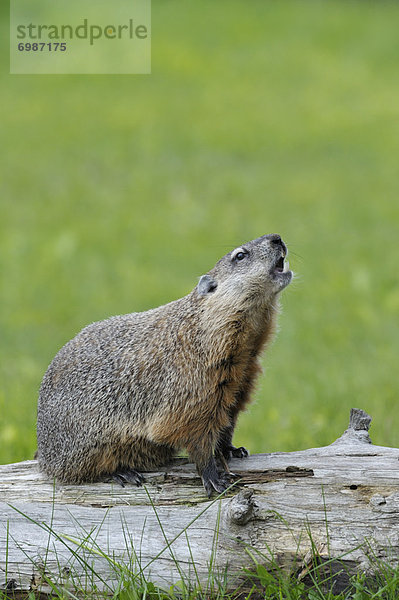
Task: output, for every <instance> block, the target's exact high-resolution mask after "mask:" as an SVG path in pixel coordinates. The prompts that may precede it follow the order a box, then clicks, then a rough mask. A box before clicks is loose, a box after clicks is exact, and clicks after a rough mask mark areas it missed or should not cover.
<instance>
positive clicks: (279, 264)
mask: <svg viewBox="0 0 399 600" xmlns="http://www.w3.org/2000/svg"><path fill="white" fill-rule="evenodd" d="M284 267H285V264H284V256H280V258H279V259H278V260H277V262H276V264H275V265H274V270H275V271H276V272H277V273H284Z"/></svg>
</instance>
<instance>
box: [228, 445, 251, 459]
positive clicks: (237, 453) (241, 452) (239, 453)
mask: <svg viewBox="0 0 399 600" xmlns="http://www.w3.org/2000/svg"><path fill="white" fill-rule="evenodd" d="M230 452H231V456H233V457H234V458H247V456H249V452H248V450H247V449H246V448H244V446H240V447H239V448H236V447H235V446H232V447H231V449H230Z"/></svg>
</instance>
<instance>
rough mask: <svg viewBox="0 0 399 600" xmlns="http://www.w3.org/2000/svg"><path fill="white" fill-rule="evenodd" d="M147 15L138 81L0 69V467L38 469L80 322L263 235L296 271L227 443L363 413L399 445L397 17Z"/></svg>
mask: <svg viewBox="0 0 399 600" xmlns="http://www.w3.org/2000/svg"><path fill="white" fill-rule="evenodd" d="M2 11H3V12H4V8H3V9H2ZM152 13H153V15H152V16H153V53H152V54H153V72H152V75H151V76H108V77H107V76H87V77H85V76H10V75H8V74H6V69H7V68H8V67H7V65H5V64H4V65H3V66H4V69H3V73H2V75H1V85H0V90H1V91H0V99H1V107H2V115H3V123H2V131H3V142H2V148H3V154H2V161H1V166H0V198H1V200H0V202H1V219H0V273H1V279H2V280H1V287H0V289H1V313H0V319H1V322H0V331H1V335H0V363H1V367H0V369H1V371H0V385H1V388H0V462H11V461H17V460H22V459H25V458H30V457H32V456H33V453H34V450H35V413H36V399H37V391H38V388H39V385H40V381H41V377H42V376H43V373H44V371H45V369H46V367H47V365H48V363H49V362H50V360H51V359H52V357H53V356H54V354H55V353H56V352H57V350H58V349H59V348H60V346H61V345H63V344H64V343H65V342H66V341H67V340H68V339H70V338H71V337H72V336H73V335H74V334H75V333H76V332H77V331H78V330H79V329H80V328H81V327H83V326H84V325H86V324H87V323H89V322H91V321H94V320H97V319H102V318H105V317H107V316H109V315H112V314H120V313H125V312H131V311H137V310H145V309H148V308H150V307H153V306H156V305H159V304H161V303H164V302H167V301H169V300H172V299H175V298H177V297H179V296H181V295H183V294H186V293H188V292H189V291H190V290H191V289H192V288H193V287H194V285H195V284H196V282H197V279H198V277H199V276H200V275H201V274H202V273H204V272H206V271H207V270H209V268H211V267H212V266H213V264H214V263H215V261H216V260H217V259H218V258H219V257H220V256H221V255H223V254H224V253H225V252H227V251H229V250H230V249H231V248H233V247H234V246H236V245H238V244H240V243H242V242H243V241H245V240H248V239H252V238H254V237H257V236H259V235H261V234H263V233H268V232H279V233H281V235H282V236H283V238H284V239H285V240H286V241H287V243H288V245H289V248H290V251H291V265H292V267H293V269H294V270H295V271H296V273H297V274H298V276H297V279H296V281H295V282H294V283H293V284H292V285H291V286H290V287H289V288H288V289H287V290H286V291H285V292H284V295H283V298H282V303H283V313H282V315H281V318H280V326H281V331H280V333H279V336H278V338H277V341H276V342H275V344H274V345H273V346H272V347H271V348H270V350H269V351H268V353H267V355H266V356H265V360H264V363H265V366H266V373H265V375H264V377H263V378H262V380H261V381H260V385H259V386H258V390H257V393H256V399H255V402H254V404H253V405H252V406H251V407H250V409H249V411H248V412H247V413H246V414H245V415H243V416H242V417H241V419H240V422H239V427H238V430H237V434H236V441H237V443H238V444H243V445H245V446H247V447H248V448H249V449H250V450H251V451H252V452H260V451H272V450H294V449H300V448H305V447H309V446H317V445H322V444H327V443H329V442H331V441H333V439H335V438H336V437H337V436H338V435H340V434H341V433H342V431H343V430H344V429H345V427H346V425H347V422H348V417H349V409H350V407H352V406H359V407H361V408H364V409H365V410H367V411H368V412H369V413H370V414H371V415H372V416H373V418H374V423H375V425H374V428H373V430H372V438H373V441H374V442H376V443H379V444H384V445H393V446H399V414H398V412H397V411H396V410H395V408H396V406H397V398H398V395H399V383H398V378H397V360H398V359H397V357H398V350H399V325H398V323H399V320H398V313H399V284H398V277H397V261H398V247H397V241H396V237H397V231H398V218H399V203H398V197H399V180H398V177H397V157H398V152H399V118H398V117H399V103H398V98H399V79H398V77H397V70H398V67H397V66H398V61H399V45H398V43H397V23H398V19H399V6H398V4H396V3H393V2H384V1H383V2H378V3H374V2H367V1H347V0H341V1H326V2H321V1H319V2H318V1H316V0H305V2H299V1H293V0H287V1H285V2H273V1H271V0H270V1H269V0H253V1H252V2H250V3H249V2H244V1H237V0H228V1H227V0H219V1H218V2H213V1H211V0H203V1H202V2H201V3H195V2H193V1H189V2H185V3H181V2H178V1H177V0H168V1H166V2H161V1H160V0H153V10H152ZM6 27H7V22H6V15H4V14H3V23H2V31H3V32H5V31H6ZM2 37H3V38H5V39H6V36H5V35H3V36H2ZM2 43H3V47H4V44H5V42H4V41H3V42H2Z"/></svg>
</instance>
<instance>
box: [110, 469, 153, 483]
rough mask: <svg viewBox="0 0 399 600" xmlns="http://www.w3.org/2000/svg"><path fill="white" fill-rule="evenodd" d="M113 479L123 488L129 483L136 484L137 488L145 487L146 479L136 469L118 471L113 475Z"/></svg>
mask: <svg viewBox="0 0 399 600" xmlns="http://www.w3.org/2000/svg"><path fill="white" fill-rule="evenodd" d="M112 479H113V480H114V481H116V482H117V483H119V485H121V486H122V487H125V485H126V484H127V483H134V484H136V485H137V487H140V486H141V485H143V483H144V481H145V479H144V477H143V475H142V474H141V473H139V472H138V471H135V470H134V469H124V470H123V471H122V470H121V471H117V472H116V473H113V474H112Z"/></svg>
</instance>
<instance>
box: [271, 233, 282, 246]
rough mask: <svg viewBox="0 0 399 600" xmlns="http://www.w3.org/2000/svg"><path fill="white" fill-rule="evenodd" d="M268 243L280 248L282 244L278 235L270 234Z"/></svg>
mask: <svg viewBox="0 0 399 600" xmlns="http://www.w3.org/2000/svg"><path fill="white" fill-rule="evenodd" d="M269 241H270V243H271V244H276V246H282V244H283V240H282V239H281V237H280V236H279V234H278V233H272V234H270V236H269Z"/></svg>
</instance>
